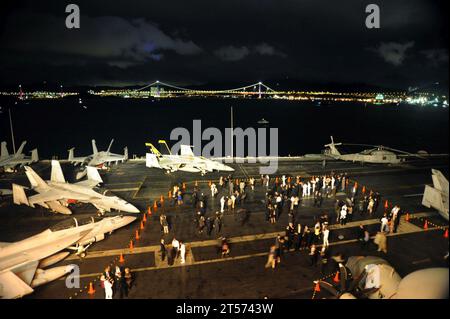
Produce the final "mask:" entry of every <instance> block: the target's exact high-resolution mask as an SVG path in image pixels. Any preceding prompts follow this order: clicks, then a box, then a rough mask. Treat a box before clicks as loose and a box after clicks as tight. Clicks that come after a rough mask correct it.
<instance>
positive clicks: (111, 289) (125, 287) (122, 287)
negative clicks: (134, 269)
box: [100, 266, 134, 299]
mask: <svg viewBox="0 0 450 319" xmlns="http://www.w3.org/2000/svg"><path fill="white" fill-rule="evenodd" d="M133 281H134V278H133V274H132V273H131V271H130V268H128V267H126V268H123V267H120V266H116V267H115V270H114V272H112V269H111V266H107V267H106V268H105V270H104V271H103V273H102V275H101V276H100V284H101V286H102V288H103V289H104V290H105V299H113V296H117V295H118V297H119V298H120V299H123V297H128V292H129V291H130V289H131V288H132V285H133Z"/></svg>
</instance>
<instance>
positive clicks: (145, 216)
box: [142, 214, 147, 223]
mask: <svg viewBox="0 0 450 319" xmlns="http://www.w3.org/2000/svg"><path fill="white" fill-rule="evenodd" d="M142 221H143V222H144V223H145V222H147V215H145V214H144V217H142Z"/></svg>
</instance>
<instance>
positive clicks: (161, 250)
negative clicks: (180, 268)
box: [159, 239, 167, 261]
mask: <svg viewBox="0 0 450 319" xmlns="http://www.w3.org/2000/svg"><path fill="white" fill-rule="evenodd" d="M166 252H167V250H166V245H165V244H164V239H161V243H160V244H159V253H160V254H161V261H164V260H165V259H166Z"/></svg>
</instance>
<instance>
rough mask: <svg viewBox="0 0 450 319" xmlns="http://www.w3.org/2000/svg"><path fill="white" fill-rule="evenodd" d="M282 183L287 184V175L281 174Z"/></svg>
mask: <svg viewBox="0 0 450 319" xmlns="http://www.w3.org/2000/svg"><path fill="white" fill-rule="evenodd" d="M281 181H282V185H283V186H286V175H283V176H281Z"/></svg>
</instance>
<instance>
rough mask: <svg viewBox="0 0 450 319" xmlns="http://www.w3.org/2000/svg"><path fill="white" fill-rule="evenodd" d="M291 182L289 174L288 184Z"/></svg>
mask: <svg viewBox="0 0 450 319" xmlns="http://www.w3.org/2000/svg"><path fill="white" fill-rule="evenodd" d="M290 183H291V177H290V176H289V177H288V184H290Z"/></svg>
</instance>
